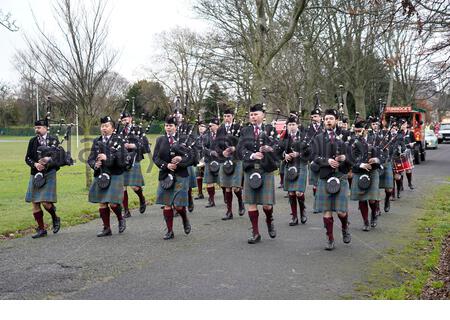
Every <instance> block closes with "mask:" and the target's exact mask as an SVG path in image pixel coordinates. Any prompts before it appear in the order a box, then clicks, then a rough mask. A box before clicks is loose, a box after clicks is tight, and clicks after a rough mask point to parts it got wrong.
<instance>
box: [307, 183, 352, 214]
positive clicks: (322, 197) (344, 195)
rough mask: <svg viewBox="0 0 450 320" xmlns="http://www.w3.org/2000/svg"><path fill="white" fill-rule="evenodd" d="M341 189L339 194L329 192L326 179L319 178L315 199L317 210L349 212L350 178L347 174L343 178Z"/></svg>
mask: <svg viewBox="0 0 450 320" xmlns="http://www.w3.org/2000/svg"><path fill="white" fill-rule="evenodd" d="M340 181H341V189H340V190H339V192H338V193H337V194H328V192H327V190H326V184H327V180H326V179H319V180H318V184H317V193H316V197H315V201H314V209H315V210H316V211H317V212H325V211H334V212H347V211H348V189H349V185H348V180H347V175H345V176H343V177H342V178H341V179H340Z"/></svg>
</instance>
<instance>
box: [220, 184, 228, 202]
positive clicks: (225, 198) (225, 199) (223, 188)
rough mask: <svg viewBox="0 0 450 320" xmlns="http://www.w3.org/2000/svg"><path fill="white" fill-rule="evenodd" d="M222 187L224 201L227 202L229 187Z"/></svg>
mask: <svg viewBox="0 0 450 320" xmlns="http://www.w3.org/2000/svg"><path fill="white" fill-rule="evenodd" d="M220 188H221V189H222V194H223V202H225V203H227V195H226V193H227V192H226V190H227V188H225V187H220Z"/></svg>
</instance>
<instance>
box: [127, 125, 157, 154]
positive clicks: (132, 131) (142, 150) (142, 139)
mask: <svg viewBox="0 0 450 320" xmlns="http://www.w3.org/2000/svg"><path fill="white" fill-rule="evenodd" d="M125 129H126V127H125V128H123V129H122V130H121V135H122V136H123V138H124V140H125V142H127V143H134V144H135V145H136V149H129V150H128V151H129V152H130V153H133V156H134V154H136V159H135V161H136V162H139V161H142V159H144V154H146V153H150V143H149V142H148V139H147V137H146V136H143V135H142V132H141V131H142V130H144V129H143V128H140V127H138V126H131V127H129V129H128V130H129V132H128V133H125Z"/></svg>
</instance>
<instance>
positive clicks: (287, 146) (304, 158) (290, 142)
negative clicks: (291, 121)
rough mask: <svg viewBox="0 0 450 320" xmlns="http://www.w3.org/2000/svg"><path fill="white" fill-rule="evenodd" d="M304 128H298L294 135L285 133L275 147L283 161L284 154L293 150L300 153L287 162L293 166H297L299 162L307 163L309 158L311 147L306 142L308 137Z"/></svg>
mask: <svg viewBox="0 0 450 320" xmlns="http://www.w3.org/2000/svg"><path fill="white" fill-rule="evenodd" d="M306 134H307V132H306V130H302V128H299V130H297V133H296V135H295V136H292V135H291V134H288V133H286V134H285V135H284V136H283V138H282V139H281V140H280V142H279V144H278V148H277V153H278V156H279V157H280V159H281V160H282V161H284V156H285V154H287V153H291V152H293V151H295V152H298V153H300V155H299V156H298V157H296V158H294V159H293V160H291V161H290V162H289V164H291V165H294V166H299V165H300V164H301V163H307V162H308V161H309V158H310V154H311V148H310V145H309V144H308V141H309V139H308V137H307V136H306Z"/></svg>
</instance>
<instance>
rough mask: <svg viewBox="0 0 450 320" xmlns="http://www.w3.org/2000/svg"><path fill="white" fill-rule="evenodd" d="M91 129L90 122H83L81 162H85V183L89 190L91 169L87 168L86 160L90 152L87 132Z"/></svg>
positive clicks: (90, 141)
mask: <svg viewBox="0 0 450 320" xmlns="http://www.w3.org/2000/svg"><path fill="white" fill-rule="evenodd" d="M90 129H91V122H90V121H89V120H85V121H83V150H84V152H83V158H84V159H83V160H84V161H85V172H84V174H85V181H86V189H89V188H90V186H91V184H92V169H91V167H90V166H89V164H88V162H87V160H88V157H89V153H90V151H91V146H92V139H91V138H90V137H89V131H90Z"/></svg>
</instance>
